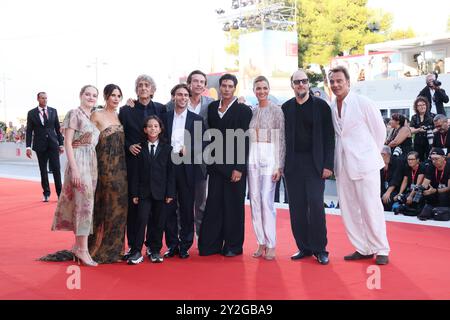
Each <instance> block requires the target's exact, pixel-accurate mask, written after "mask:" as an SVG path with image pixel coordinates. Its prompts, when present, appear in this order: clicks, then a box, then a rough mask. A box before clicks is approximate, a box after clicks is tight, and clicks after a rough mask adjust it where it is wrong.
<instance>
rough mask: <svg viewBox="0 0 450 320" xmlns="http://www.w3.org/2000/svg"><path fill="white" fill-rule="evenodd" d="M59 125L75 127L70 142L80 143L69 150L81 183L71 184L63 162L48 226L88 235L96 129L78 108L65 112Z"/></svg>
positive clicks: (90, 219)
mask: <svg viewBox="0 0 450 320" xmlns="http://www.w3.org/2000/svg"><path fill="white" fill-rule="evenodd" d="M62 128H63V129H67V128H70V129H73V130H75V133H74V137H73V142H74V143H75V142H79V143H80V145H79V146H77V147H74V148H73V153H74V158H75V163H76V164H77V166H78V172H79V173H80V179H81V185H80V187H79V188H75V187H74V186H73V185H72V170H71V168H70V166H69V164H67V166H66V170H65V173H64V184H63V188H62V191H61V195H60V197H59V200H58V205H57V207H56V211H55V217H54V219H53V225H52V230H64V231H73V232H74V233H75V235H76V236H88V235H89V234H91V233H92V231H93V227H92V225H93V224H92V221H93V217H92V216H93V211H94V195H95V188H96V186H97V156H96V152H95V146H96V145H97V142H98V137H99V131H98V129H97V128H96V127H95V125H94V124H93V123H92V122H91V121H90V119H89V117H88V115H87V114H86V113H85V112H84V111H83V110H82V109H81V108H77V109H73V110H71V111H69V112H68V113H67V115H66V117H65V119H64V122H63V125H62Z"/></svg>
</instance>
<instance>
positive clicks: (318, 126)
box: [281, 69, 334, 265]
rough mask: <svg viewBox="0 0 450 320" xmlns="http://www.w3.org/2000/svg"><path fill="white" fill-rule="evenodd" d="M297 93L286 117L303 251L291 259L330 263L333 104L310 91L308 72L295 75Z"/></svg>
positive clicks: (289, 178)
mask: <svg viewBox="0 0 450 320" xmlns="http://www.w3.org/2000/svg"><path fill="white" fill-rule="evenodd" d="M291 88H292V89H293V90H294V94H295V97H294V98H292V99H290V100H288V101H287V102H285V103H284V104H283V105H282V107H281V108H282V110H283V112H284V118H285V136H286V160H285V167H284V168H285V169H284V176H285V178H286V183H287V189H288V192H289V213H290V217H291V227H292V233H293V235H294V238H295V242H296V244H297V247H298V249H299V251H298V252H297V253H296V254H294V255H293V256H292V257H291V259H292V260H299V259H303V258H305V257H309V256H312V255H314V256H315V257H316V258H317V261H318V262H319V263H320V264H323V265H325V264H328V262H329V259H328V252H327V251H326V246H327V228H326V221H325V210H324V206H323V203H324V199H323V193H324V190H325V179H327V178H329V177H330V176H331V175H332V174H333V155H334V131H333V123H332V121H331V110H330V107H329V106H328V104H327V103H326V102H325V101H324V100H322V99H320V98H317V97H314V96H313V95H311V94H310V86H309V81H308V77H307V75H306V73H305V71H304V70H301V69H300V70H297V71H296V72H294V74H293V75H292V76H291Z"/></svg>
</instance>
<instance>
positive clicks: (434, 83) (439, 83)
mask: <svg viewBox="0 0 450 320" xmlns="http://www.w3.org/2000/svg"><path fill="white" fill-rule="evenodd" d="M433 85H434V86H435V87H440V86H442V82H440V81H439V80H433Z"/></svg>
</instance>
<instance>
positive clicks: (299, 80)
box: [292, 79, 309, 86]
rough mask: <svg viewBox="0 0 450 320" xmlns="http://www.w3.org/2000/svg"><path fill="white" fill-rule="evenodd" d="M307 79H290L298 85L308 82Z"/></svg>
mask: <svg viewBox="0 0 450 320" xmlns="http://www.w3.org/2000/svg"><path fill="white" fill-rule="evenodd" d="M308 82H309V80H308V79H298V80H292V83H293V84H295V85H297V86H298V85H299V84H300V83H302V84H308Z"/></svg>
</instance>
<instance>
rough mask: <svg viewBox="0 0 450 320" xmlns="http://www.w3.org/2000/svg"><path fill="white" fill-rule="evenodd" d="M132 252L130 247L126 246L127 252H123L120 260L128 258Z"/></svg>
mask: <svg viewBox="0 0 450 320" xmlns="http://www.w3.org/2000/svg"><path fill="white" fill-rule="evenodd" d="M131 254H132V252H131V248H128V250H127V252H125V254H124V255H123V257H122V261H127V260H128V258H129V257H130V256H131Z"/></svg>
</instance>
